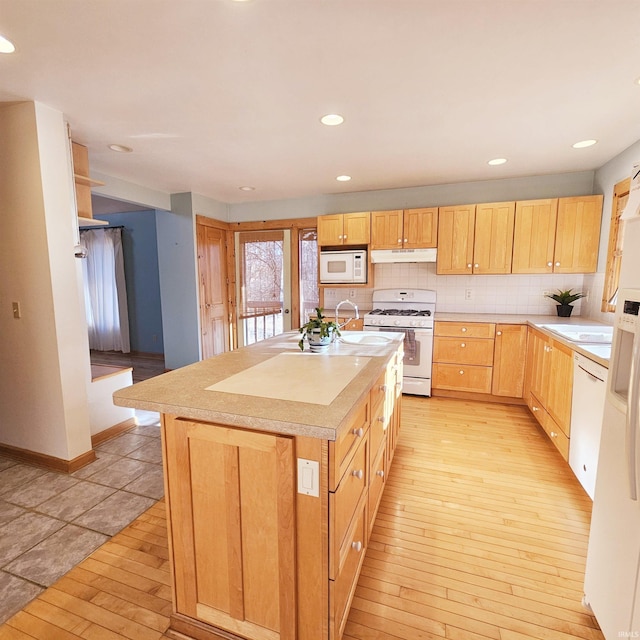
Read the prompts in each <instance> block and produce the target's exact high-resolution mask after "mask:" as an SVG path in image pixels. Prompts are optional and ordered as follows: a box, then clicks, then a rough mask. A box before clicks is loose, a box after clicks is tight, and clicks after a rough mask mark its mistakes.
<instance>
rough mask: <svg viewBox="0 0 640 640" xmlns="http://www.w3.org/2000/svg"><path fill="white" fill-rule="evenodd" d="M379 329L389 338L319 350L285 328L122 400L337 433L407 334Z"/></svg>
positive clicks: (313, 433)
mask: <svg viewBox="0 0 640 640" xmlns="http://www.w3.org/2000/svg"><path fill="white" fill-rule="evenodd" d="M348 333H358V332H343V334H348ZM377 335H383V336H388V337H389V342H388V344H385V345H374V346H372V345H364V346H363V345H355V344H346V343H344V342H336V343H334V344H333V345H331V347H330V349H329V351H328V352H327V353H317V354H316V353H314V354H312V353H309V352H308V351H305V352H301V351H300V349H299V348H298V346H297V342H298V339H299V338H300V334H299V333H298V332H297V331H294V332H289V333H285V334H282V335H280V336H276V337H275V338H271V339H269V340H264V341H262V342H259V343H257V344H255V345H252V346H250V347H245V348H243V349H237V350H235V351H228V352H226V353H222V354H220V355H218V356H215V357H213V358H209V359H207V360H203V361H202V362H197V363H195V364H192V365H189V366H186V367H182V368H180V369H176V370H175V371H170V372H168V373H165V374H163V375H160V376H157V377H155V378H150V379H149V380H144V381H143V382H139V383H137V384H134V385H133V386H130V387H125V388H124V389H120V390H119V391H116V392H115V393H114V396H113V399H114V404H116V405H119V406H124V407H133V408H135V409H145V410H147V411H157V412H159V413H167V414H172V415H177V416H181V417H184V418H190V419H193V420H204V421H207V422H215V423H219V424H226V425H231V426H240V427H247V428H251V429H259V430H261V431H268V432H275V433H282V434H287V435H300V436H309V437H314V438H321V439H324V440H335V439H336V437H337V435H338V434H339V432H340V430H341V428H343V427H344V426H345V425H346V424H348V423H349V421H350V419H351V418H352V412H353V411H354V410H355V408H356V407H357V405H358V404H359V403H360V402H361V401H362V400H363V399H364V398H365V397H366V394H367V393H368V392H369V389H370V388H371V386H372V385H373V384H374V382H375V381H376V379H377V378H378V376H379V375H380V374H381V373H382V371H383V370H384V368H385V366H386V364H387V363H388V361H389V359H390V358H391V357H392V356H393V354H394V353H395V352H396V351H397V349H398V348H399V347H400V345H401V343H402V341H403V335H402V334H393V333H389V334H385V333H379V334H377ZM325 387H327V389H326V394H325Z"/></svg>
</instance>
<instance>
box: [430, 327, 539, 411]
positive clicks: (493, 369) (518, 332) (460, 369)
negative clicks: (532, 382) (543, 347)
mask: <svg viewBox="0 0 640 640" xmlns="http://www.w3.org/2000/svg"><path fill="white" fill-rule="evenodd" d="M526 348H527V325H524V324H494V323H489V322H448V321H436V323H435V328H434V342H433V372H432V387H433V389H434V390H435V394H434V395H438V394H439V392H442V391H445V392H447V394H448V395H455V394H456V393H457V394H460V393H462V394H483V396H485V397H487V398H489V399H490V398H491V397H493V396H495V397H496V399H498V398H500V397H502V398H516V399H518V398H522V395H523V388H524V374H525V356H526ZM464 397H473V395H469V396H466V395H465V396H464Z"/></svg>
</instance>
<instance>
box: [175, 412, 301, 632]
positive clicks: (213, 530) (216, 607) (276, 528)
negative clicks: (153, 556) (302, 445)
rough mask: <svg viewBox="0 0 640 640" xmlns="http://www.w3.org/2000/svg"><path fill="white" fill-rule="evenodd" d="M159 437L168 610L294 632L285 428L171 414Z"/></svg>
mask: <svg viewBox="0 0 640 640" xmlns="http://www.w3.org/2000/svg"><path fill="white" fill-rule="evenodd" d="M163 437H164V442H165V454H166V456H165V458H166V460H165V471H166V483H167V493H168V498H167V499H168V502H169V507H170V509H171V514H172V515H171V520H170V527H171V531H170V540H171V549H172V557H173V568H174V573H173V575H174V580H175V598H176V602H175V604H176V612H177V613H178V614H183V615H185V616H188V617H190V618H195V619H196V620H199V621H202V622H204V623H207V624H209V625H212V626H214V627H216V628H220V629H224V630H226V631H228V632H231V633H233V634H237V635H240V636H243V637H250V638H260V639H264V640H293V639H294V638H295V637H296V584H295V555H296V538H295V500H296V488H295V482H294V478H295V457H294V440H293V438H290V437H287V436H281V435H274V434H266V433H259V432H251V431H245V430H242V429H234V428H229V427H225V426H221V425H215V424H208V423H200V422H193V421H190V420H185V419H181V418H172V417H169V416H165V417H164V419H163ZM213 541H215V544H214V543H213Z"/></svg>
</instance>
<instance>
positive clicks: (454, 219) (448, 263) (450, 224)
mask: <svg viewBox="0 0 640 640" xmlns="http://www.w3.org/2000/svg"><path fill="white" fill-rule="evenodd" d="M475 219H476V205H475V204H471V205H465V206H459V207H441V208H440V209H438V258H437V263H436V273H439V274H464V273H472V267H473V237H474V228H475Z"/></svg>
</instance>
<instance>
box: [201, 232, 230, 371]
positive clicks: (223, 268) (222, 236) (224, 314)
mask: <svg viewBox="0 0 640 640" xmlns="http://www.w3.org/2000/svg"><path fill="white" fill-rule="evenodd" d="M196 243H197V252H198V282H199V287H200V345H201V353H202V359H203V360H204V359H205V358H210V357H211V356H215V355H217V354H219V353H223V352H224V351H228V350H229V305H228V291H227V256H226V231H225V230H224V229H221V228H218V227H214V226H209V225H208V224H202V223H200V222H198V223H197V224H196Z"/></svg>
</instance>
